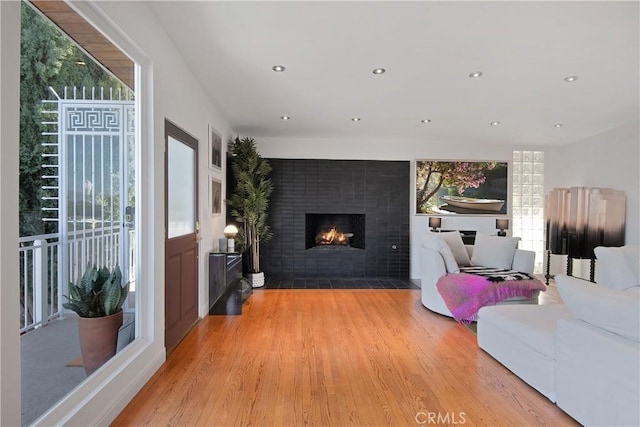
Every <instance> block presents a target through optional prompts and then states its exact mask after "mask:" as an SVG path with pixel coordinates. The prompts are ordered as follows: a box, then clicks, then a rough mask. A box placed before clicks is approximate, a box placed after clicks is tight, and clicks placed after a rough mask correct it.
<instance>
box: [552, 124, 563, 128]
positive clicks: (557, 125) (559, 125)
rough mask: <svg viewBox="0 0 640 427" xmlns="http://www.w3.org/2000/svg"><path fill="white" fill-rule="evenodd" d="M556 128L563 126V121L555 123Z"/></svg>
mask: <svg viewBox="0 0 640 427" xmlns="http://www.w3.org/2000/svg"><path fill="white" fill-rule="evenodd" d="M553 127H554V128H561V127H562V123H556V124H555V125H553Z"/></svg>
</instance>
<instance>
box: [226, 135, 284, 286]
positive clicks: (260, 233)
mask: <svg viewBox="0 0 640 427" xmlns="http://www.w3.org/2000/svg"><path fill="white" fill-rule="evenodd" d="M229 151H230V152H231V156H232V158H231V170H232V172H233V177H234V180H235V189H234V191H233V194H231V197H229V199H228V200H227V204H228V205H229V207H230V209H231V216H232V217H233V218H234V219H235V221H237V222H238V224H239V225H240V227H238V228H239V231H238V235H237V237H236V245H237V249H238V251H239V252H244V254H245V256H246V257H247V259H248V262H247V265H248V271H247V279H249V281H250V282H251V286H252V287H254V288H257V287H260V286H263V285H264V273H263V272H262V271H261V270H260V243H261V242H268V241H269V240H270V239H271V237H272V235H273V234H272V233H271V229H270V228H269V225H268V224H267V210H268V208H269V197H270V196H271V193H272V192H273V184H272V183H271V179H269V177H268V175H269V172H271V166H270V165H269V162H268V161H267V160H266V159H264V158H262V157H261V156H260V153H258V150H257V148H256V142H255V140H254V139H253V138H250V137H244V138H240V137H236V139H235V140H234V142H233V143H232V144H231V147H230V150H229Z"/></svg>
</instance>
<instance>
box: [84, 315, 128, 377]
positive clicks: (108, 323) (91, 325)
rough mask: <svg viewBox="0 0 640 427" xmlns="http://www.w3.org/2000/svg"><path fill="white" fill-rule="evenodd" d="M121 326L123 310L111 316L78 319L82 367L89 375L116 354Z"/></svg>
mask: <svg viewBox="0 0 640 427" xmlns="http://www.w3.org/2000/svg"><path fill="white" fill-rule="evenodd" d="M120 326H122V310H120V311H119V312H117V313H116V314H112V315H111V316H105V317H79V318H78V332H79V333H80V350H81V352H82V365H83V366H84V371H85V372H86V373H87V375H91V374H92V373H93V371H95V370H96V369H98V368H99V367H100V366H102V365H104V363H105V362H106V361H107V360H109V359H111V358H112V357H113V356H114V355H115V354H116V344H117V342H118V330H119V329H120Z"/></svg>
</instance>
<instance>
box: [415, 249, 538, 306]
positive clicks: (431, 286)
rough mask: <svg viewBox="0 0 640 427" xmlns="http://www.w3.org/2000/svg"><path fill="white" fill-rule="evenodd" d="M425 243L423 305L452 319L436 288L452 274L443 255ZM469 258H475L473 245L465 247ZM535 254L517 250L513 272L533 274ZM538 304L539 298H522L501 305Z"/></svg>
mask: <svg viewBox="0 0 640 427" xmlns="http://www.w3.org/2000/svg"><path fill="white" fill-rule="evenodd" d="M426 246H429V245H426V244H425V243H424V241H423V244H422V247H421V248H420V268H421V276H420V281H421V288H422V289H421V301H422V305H424V306H425V307H426V308H428V309H429V310H431V311H434V312H436V313H439V314H443V315H445V316H449V317H452V314H451V312H450V311H449V309H448V308H447V306H446V304H445V302H444V300H443V299H442V296H441V295H440V293H439V292H438V289H437V288H436V283H437V282H438V279H439V278H440V277H442V276H444V275H445V274H447V273H451V272H450V271H447V268H446V263H445V259H444V257H443V256H442V254H441V253H440V252H439V251H438V250H436V249H433V248H430V247H426ZM464 248H465V249H466V251H467V253H468V256H469V258H470V259H471V258H472V257H473V249H474V247H473V246H471V245H465V246H464ZM535 255H536V254H535V252H533V251H528V250H523V249H516V250H515V253H514V256H513V261H512V264H511V266H510V268H511V269H512V270H516V271H520V272H523V273H529V274H532V273H533V267H534V262H535ZM537 302H538V298H537V296H536V297H534V298H530V299H522V298H509V299H507V300H504V301H502V302H501V304H513V303H520V304H523V303H529V304H536V303H537Z"/></svg>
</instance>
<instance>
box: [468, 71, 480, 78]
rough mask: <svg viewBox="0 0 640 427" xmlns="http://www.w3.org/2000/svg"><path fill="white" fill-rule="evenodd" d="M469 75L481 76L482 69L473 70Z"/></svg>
mask: <svg viewBox="0 0 640 427" xmlns="http://www.w3.org/2000/svg"><path fill="white" fill-rule="evenodd" d="M469 77H482V71H474V72H473V73H471V74H469Z"/></svg>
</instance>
